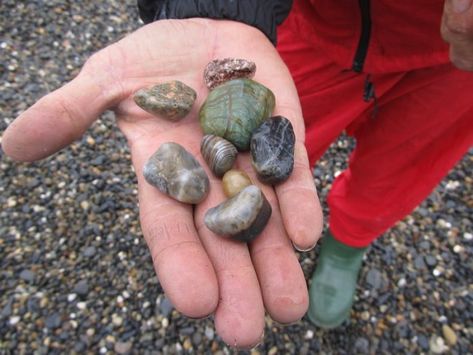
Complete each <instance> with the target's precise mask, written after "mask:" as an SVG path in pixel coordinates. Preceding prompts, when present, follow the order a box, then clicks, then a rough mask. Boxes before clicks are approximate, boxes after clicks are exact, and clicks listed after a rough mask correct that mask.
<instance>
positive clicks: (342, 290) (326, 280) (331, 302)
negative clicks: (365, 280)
mask: <svg viewBox="0 0 473 355" xmlns="http://www.w3.org/2000/svg"><path fill="white" fill-rule="evenodd" d="M367 249H368V248H367V247H366V248H353V247H349V246H348V245H345V244H342V243H340V242H339V241H337V240H336V239H335V238H334V237H333V236H332V235H331V234H330V232H329V233H327V235H326V236H325V238H324V239H323V243H322V246H321V250H320V255H319V262H318V265H317V268H316V269H315V272H314V274H313V275H312V283H311V285H310V291H309V297H310V305H309V311H308V312H307V316H308V318H309V320H310V321H311V322H312V323H314V324H315V325H317V326H319V327H322V328H326V329H330V328H335V327H337V326H339V325H340V324H342V323H343V322H344V321H345V320H346V319H348V317H349V316H350V310H351V306H352V303H353V297H354V294H355V289H356V285H357V280H358V274H359V271H360V268H361V264H362V261H363V255H364V254H365V251H366V250H367Z"/></svg>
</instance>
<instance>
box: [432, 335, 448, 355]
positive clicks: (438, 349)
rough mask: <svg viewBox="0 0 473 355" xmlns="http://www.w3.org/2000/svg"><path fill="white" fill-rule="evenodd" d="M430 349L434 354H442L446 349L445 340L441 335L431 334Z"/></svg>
mask: <svg viewBox="0 0 473 355" xmlns="http://www.w3.org/2000/svg"><path fill="white" fill-rule="evenodd" d="M429 348H430V351H431V352H432V353H434V354H442V353H444V352H445V351H447V350H448V347H447V346H446V345H445V341H444V340H443V338H442V337H439V336H437V335H435V334H434V335H432V337H431V338H430V341H429Z"/></svg>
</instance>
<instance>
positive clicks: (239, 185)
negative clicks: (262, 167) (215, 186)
mask: <svg viewBox="0 0 473 355" xmlns="http://www.w3.org/2000/svg"><path fill="white" fill-rule="evenodd" d="M250 185H251V179H250V177H249V176H248V174H247V173H245V172H244V171H243V170H237V169H231V170H228V171H227V172H226V173H225V175H223V177H222V187H223V193H224V194H225V196H227V197H233V196H235V195H236V194H237V193H239V192H240V191H241V190H243V189H244V188H245V187H247V186H250Z"/></svg>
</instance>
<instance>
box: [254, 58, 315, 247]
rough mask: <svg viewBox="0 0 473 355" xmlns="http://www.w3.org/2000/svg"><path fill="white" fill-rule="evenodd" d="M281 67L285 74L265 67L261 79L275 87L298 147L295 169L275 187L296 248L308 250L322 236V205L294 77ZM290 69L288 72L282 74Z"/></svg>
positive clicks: (279, 109) (278, 111)
mask: <svg viewBox="0 0 473 355" xmlns="http://www.w3.org/2000/svg"><path fill="white" fill-rule="evenodd" d="M279 63H280V64H281V67H280V68H278V71H277V73H280V74H281V76H277V75H274V73H273V75H271V73H269V72H268V73H265V72H264V71H265V67H263V68H262V69H261V70H259V72H263V73H261V75H262V79H261V81H262V82H263V83H265V81H266V80H267V81H268V83H270V84H271V85H270V84H268V86H269V87H271V88H272V89H274V90H275V95H276V98H277V100H276V108H275V111H274V115H275V116H277V115H281V116H284V117H286V118H287V119H289V120H290V121H291V123H292V126H293V129H294V134H295V136H296V144H295V147H294V169H293V171H292V173H291V176H290V177H289V179H288V180H286V181H285V182H284V183H281V184H279V185H276V186H275V190H276V194H277V198H278V201H279V208H280V211H281V215H282V219H283V223H284V226H285V228H286V231H287V233H288V235H289V238H290V239H291V240H292V242H293V244H294V247H295V248H296V249H298V250H301V251H305V250H309V249H311V248H313V247H314V246H315V244H316V243H317V240H318V239H319V238H320V235H321V233H322V227H323V217H322V208H321V206H320V202H319V199H318V196H317V192H316V189H315V184H314V179H313V177H312V172H311V169H310V166H309V159H308V157H307V151H306V149H305V147H304V141H305V127H304V119H303V117H302V111H301V107H300V104H299V98H298V97H297V90H296V88H295V86H294V83H293V82H292V81H288V80H287V78H290V74H289V71H288V69H287V67H285V66H284V65H283V63H282V62H279ZM284 72H286V75H282V74H284Z"/></svg>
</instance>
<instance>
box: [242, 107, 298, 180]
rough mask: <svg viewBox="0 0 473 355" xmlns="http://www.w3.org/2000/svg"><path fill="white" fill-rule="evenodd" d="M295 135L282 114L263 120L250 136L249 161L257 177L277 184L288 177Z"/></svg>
mask: <svg viewBox="0 0 473 355" xmlns="http://www.w3.org/2000/svg"><path fill="white" fill-rule="evenodd" d="M295 142H296V137H295V135H294V130H293V128H292V124H291V122H290V121H289V120H288V119H287V118H285V117H282V116H275V117H271V118H268V119H267V120H265V121H264V122H263V123H262V124H261V126H259V127H258V128H257V129H256V130H255V131H254V132H253V135H252V137H251V144H250V151H251V163H252V165H253V168H254V169H255V171H256V173H257V175H258V179H259V180H260V181H262V182H264V183H266V184H278V183H281V182H283V181H285V180H287V179H288V178H289V176H290V175H291V173H292V169H293V167H294V145H295Z"/></svg>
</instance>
